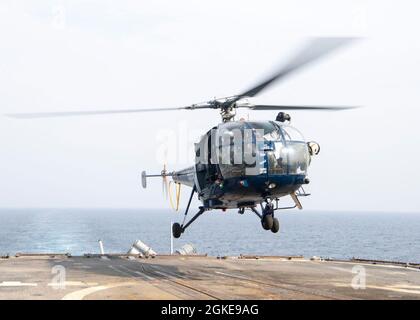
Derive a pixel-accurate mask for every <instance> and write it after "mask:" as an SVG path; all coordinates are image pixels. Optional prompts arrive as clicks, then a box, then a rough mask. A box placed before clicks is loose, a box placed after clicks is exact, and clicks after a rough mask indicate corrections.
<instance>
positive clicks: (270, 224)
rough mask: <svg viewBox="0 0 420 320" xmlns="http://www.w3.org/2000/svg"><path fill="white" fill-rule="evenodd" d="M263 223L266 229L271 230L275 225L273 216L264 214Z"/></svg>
mask: <svg viewBox="0 0 420 320" xmlns="http://www.w3.org/2000/svg"><path fill="white" fill-rule="evenodd" d="M261 224H262V227H263V228H264V229H265V230H270V229H271V228H272V227H273V216H272V215H271V214H267V215H265V216H263V218H262V220H261Z"/></svg>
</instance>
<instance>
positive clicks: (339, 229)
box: [0, 209, 420, 263]
mask: <svg viewBox="0 0 420 320" xmlns="http://www.w3.org/2000/svg"><path fill="white" fill-rule="evenodd" d="M191 216H192V215H191ZM276 216H277V217H278V218H279V220H280V232H279V233H276V234H273V233H272V232H271V231H265V230H263V229H262V227H261V224H260V221H259V219H258V218H257V216H256V215H255V214H253V213H252V212H250V211H247V212H245V214H244V215H239V214H238V213H236V211H234V210H230V211H227V212H225V213H223V212H218V211H209V212H206V213H204V214H203V215H202V216H201V217H200V218H199V219H198V220H197V221H196V222H194V223H193V224H192V226H191V227H190V228H188V229H187V230H186V232H185V233H184V234H183V235H182V236H181V238H180V239H174V248H175V249H176V248H179V247H181V246H182V245H184V244H186V243H191V244H193V245H194V246H195V247H196V248H197V251H198V253H207V254H209V255H214V256H217V255H239V254H257V255H303V256H305V257H312V256H320V257H329V258H337V259H345V258H352V257H357V258H369V259H379V260H393V261H404V262H417V263H420V214H416V213H389V212H387V213H380V212H373V213H372V212H318V211H297V210H293V211H283V212H280V213H278V214H277V215H276ZM182 219H183V213H182V212H179V213H175V212H173V211H171V210H156V209H150V210H147V209H138V210H136V209H1V210H0V225H1V229H0V254H15V253H18V252H36V253H42V252H44V253H46V252H68V253H71V254H72V255H79V254H84V253H98V252H99V245H98V240H99V239H101V240H102V241H103V244H104V248H105V252H108V253H122V252H127V251H128V250H129V248H130V247H131V245H132V243H133V242H134V241H135V240H137V239H140V240H141V241H143V242H144V243H146V244H147V245H149V246H150V247H152V248H153V249H154V250H155V251H156V252H157V253H168V252H169V251H170V230H171V221H178V222H180V221H182Z"/></svg>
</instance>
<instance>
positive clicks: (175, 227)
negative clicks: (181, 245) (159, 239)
mask: <svg viewBox="0 0 420 320" xmlns="http://www.w3.org/2000/svg"><path fill="white" fill-rule="evenodd" d="M181 233H182V227H181V225H180V224H179V223H177V222H175V223H174V224H173V225H172V235H173V236H174V238H177V239H178V238H179V237H180V236H181Z"/></svg>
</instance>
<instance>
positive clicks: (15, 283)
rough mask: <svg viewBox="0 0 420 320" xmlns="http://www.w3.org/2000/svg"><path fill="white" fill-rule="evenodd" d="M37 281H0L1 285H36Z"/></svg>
mask: <svg viewBox="0 0 420 320" xmlns="http://www.w3.org/2000/svg"><path fill="white" fill-rule="evenodd" d="M37 285H38V284H36V283H32V282H29V283H25V282H20V281H3V282H1V283H0V287H36V286H37Z"/></svg>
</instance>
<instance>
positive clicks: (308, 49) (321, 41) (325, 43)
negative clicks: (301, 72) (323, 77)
mask: <svg viewBox="0 0 420 320" xmlns="http://www.w3.org/2000/svg"><path fill="white" fill-rule="evenodd" d="M353 40H355V38H314V39H313V40H311V41H310V42H309V43H308V44H307V45H306V46H305V47H304V48H303V49H302V50H301V51H300V52H299V53H298V54H297V55H296V56H295V57H294V58H293V59H292V60H290V61H289V62H288V63H287V64H286V65H285V66H283V67H282V68H281V69H280V70H278V71H276V72H275V73H274V74H273V75H272V76H271V77H269V78H268V79H266V80H264V81H262V82H260V83H259V84H257V85H256V86H254V87H252V88H250V89H249V90H247V91H245V92H243V93H241V94H239V95H238V96H237V98H236V99H235V101H237V100H239V99H241V98H244V97H254V96H256V95H257V94H258V93H260V92H261V91H263V90H264V89H266V88H267V87H268V86H270V85H271V84H273V83H274V82H275V81H278V80H281V79H283V78H285V77H286V76H288V75H290V74H291V73H293V72H294V71H296V70H298V69H300V68H302V67H304V66H306V65H308V64H309V63H311V62H313V61H316V60H318V59H320V58H321V57H323V56H326V55H327V54H328V53H330V52H332V51H333V50H335V49H337V48H339V47H341V46H343V45H345V44H347V43H350V42H351V41H353Z"/></svg>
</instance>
